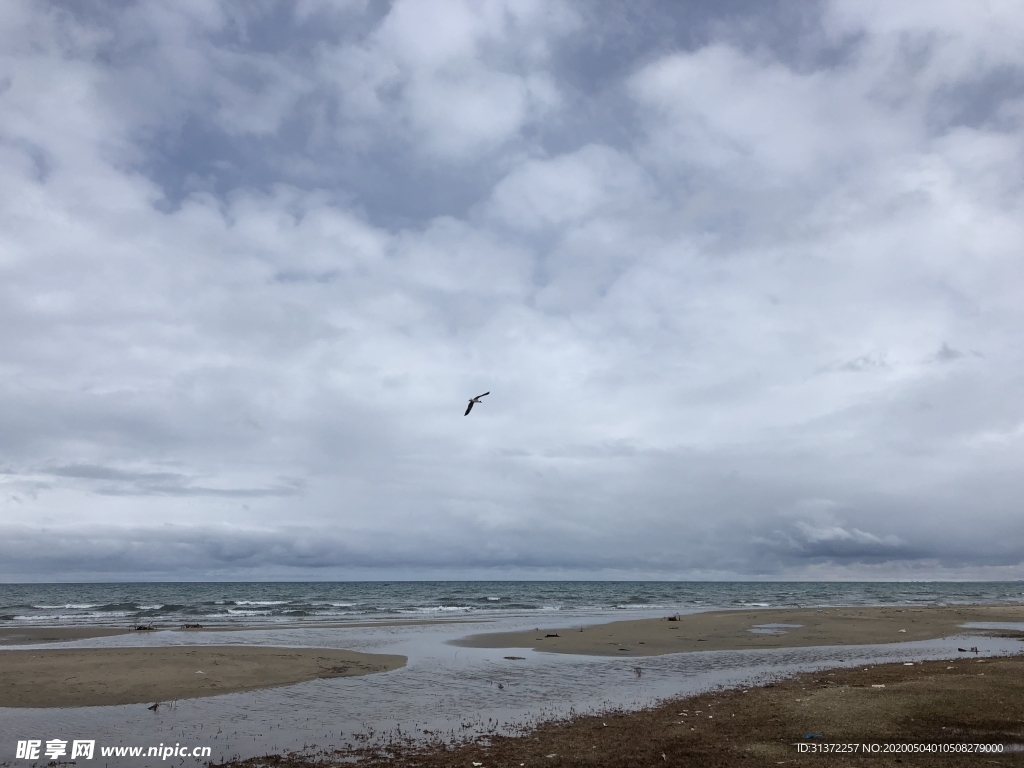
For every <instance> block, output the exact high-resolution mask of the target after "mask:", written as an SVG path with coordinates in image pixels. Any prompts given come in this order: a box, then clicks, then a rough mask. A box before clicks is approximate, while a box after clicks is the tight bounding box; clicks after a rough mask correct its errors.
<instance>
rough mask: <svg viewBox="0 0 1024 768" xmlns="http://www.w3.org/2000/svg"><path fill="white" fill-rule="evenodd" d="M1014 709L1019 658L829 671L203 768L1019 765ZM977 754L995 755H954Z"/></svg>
mask: <svg viewBox="0 0 1024 768" xmlns="http://www.w3.org/2000/svg"><path fill="white" fill-rule="evenodd" d="M1021 701H1024V655H1015V656H1003V657H990V658H985V659H975V658H970V659H957V660H941V661H926V662H915V663H912V664H911V663H902V662H901V663H891V664H881V665H869V666H866V667H853V668H844V667H837V668H832V669H821V670H816V671H813V672H805V673H801V674H797V675H794V676H792V677H787V678H785V679H777V680H773V681H771V682H768V683H766V684H764V685H760V686H751V687H748V688H745V689H744V688H733V689H724V690H711V691H707V692H704V693H701V694H698V695H695V696H688V697H680V698H673V699H671V700H667V701H664V702H662V703H660V704H657V705H655V706H653V707H648V708H645V709H641V710H638V711H633V712H626V711H611V712H605V713H599V714H589V715H580V716H575V717H570V718H567V719H564V720H557V721H550V722H546V723H541V724H540V725H538V726H536V727H533V728H529V729H525V730H524V731H523V732H522V733H521V734H520V735H517V736H482V737H478V738H476V739H474V740H470V741H466V742H455V743H453V742H446V741H445V739H444V737H443V736H441V737H438V738H435V739H434V740H433V741H430V742H427V743H422V742H420V743H417V742H414V741H412V740H403V739H401V738H398V739H394V738H389V737H387V736H386V735H381V738H378V741H377V743H376V744H373V745H367V746H359V747H350V748H348V749H343V750H337V749H332V750H325V751H322V752H313V751H310V752H304V753H295V752H293V753H288V754H284V755H280V754H268V755H266V756H264V757H254V758H249V759H245V760H239V759H235V760H228V761H225V762H222V763H218V764H216V766H214V768H262V767H265V766H267V765H274V766H276V767H277V768H314V767H316V768H333V767H340V766H347V765H352V764H357V765H360V766H366V768H384V767H385V766H393V767H394V768H406V767H408V768H412V767H413V766H416V767H417V768H448V767H449V766H453V765H466V766H469V765H475V766H522V765H526V766H537V765H543V766H545V767H546V768H549V767H550V768H558V767H559V766H580V765H586V766H593V767H594V768H635V766H641V765H650V766H655V765H657V766H661V765H664V766H680V768H682V767H683V766H701V767H702V768H727V767H731V766H750V768H759V767H760V766H776V765H795V766H814V768H822V767H824V768H830V767H831V766H851V768H852V767H853V766H861V765H872V766H893V768H895V766H896V765H898V764H901V765H903V766H906V765H919V766H925V765H928V766H930V765H941V766H943V767H944V768H968V766H976V765H979V764H995V765H1020V764H1021V762H1020V761H1021V750H1024V721H1022V720H1021V718H1020V702H1021ZM826 745H843V746H844V747H848V746H849V745H856V751H855V752H851V751H849V750H848V749H847V750H846V751H844V750H841V749H834V750H833V751H826V750H827V749H828V748H827V746H826ZM864 745H868V747H869V750H865V751H862V749H863V747H864ZM871 745H877V747H875V749H874V750H870V747H871ZM977 745H986V746H987V747H991V746H994V745H1002V747H1003V749H1004V751H1002V752H995V751H988V750H986V751H984V752H981V751H974V752H967V751H964V750H963V748H964V747H968V748H970V747H972V746H974V747H977ZM922 747H923V748H924V749H922ZM1007 747H1009V748H1008V749H1007ZM801 750H803V751H801ZM816 750H817V751H816ZM869 751H870V753H869Z"/></svg>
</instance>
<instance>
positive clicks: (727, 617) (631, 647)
mask: <svg viewBox="0 0 1024 768" xmlns="http://www.w3.org/2000/svg"><path fill="white" fill-rule="evenodd" d="M677 618H678V620H675V621H672V620H669V619H668V618H661V619H636V620H630V621H614V622H611V623H608V624H597V625H592V626H582V627H581V626H576V627H566V628H562V629H544V630H531V631H527V632H493V633H487V634H478V635H470V636H469V637H465V638H461V639H458V640H453V641H451V644H452V645H459V646H463V647H468V648H532V649H534V650H537V651H550V652H552V653H575V654H585V655H590V656H623V657H629V656H658V655H661V654H665V653H684V652H688V651H722V650H741V649H757V648H801V647H808V646H828V645H863V644H874V643H896V642H904V641H913V640H932V639H936V638H940V637H950V636H952V635H963V634H973V635H981V634H988V633H990V632H991V630H980V629H963V628H962V627H961V625H962V624H964V623H966V622H980V621H986V622H1021V621H1024V605H993V606H922V607H890V606H883V607H853V608H824V609H816V608H793V609H790V608H766V609H759V610H737V611H708V612H704V613H692V614H683V615H681V616H678V617H677ZM773 624H774V625H792V626H776V627H771V626H765V625H773ZM753 629H759V630H760V631H759V632H752V631H751V630H753ZM771 632H776V633H777V634H771ZM1011 634H1012V633H1011ZM1022 636H1024V633H1022Z"/></svg>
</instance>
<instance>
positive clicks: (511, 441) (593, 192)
mask: <svg viewBox="0 0 1024 768" xmlns="http://www.w3.org/2000/svg"><path fill="white" fill-rule="evenodd" d="M1022 84H1024V27H1022V26H1021V24H1020V23H1019V12H1018V10H1017V8H1016V6H1015V4H1013V3H1010V2H1007V3H1001V2H992V3H988V4H986V5H985V7H984V8H981V7H974V6H970V7H969V6H967V5H965V4H963V3H935V2H930V3H916V2H909V3H902V4H899V5H898V6H897V5H892V4H887V3H877V4H876V3H865V2H863V0H859V1H858V2H843V1H840V0H834V1H833V2H822V3H818V4H813V5H807V6H803V7H802V8H801V9H800V11H799V13H796V12H794V10H793V9H792V8H791V7H789V6H784V5H781V4H780V5H779V6H773V5H771V4H768V5H766V4H764V3H750V4H744V3H736V4H730V5H728V6H722V7H721V8H717V7H716V10H715V11H714V12H711V10H710V6H708V5H707V4H705V3H693V4H687V3H665V4H660V3H641V4H634V5H632V6H630V10H629V12H626V11H624V10H623V9H622V7H621V5H618V4H613V3H609V4H606V5H600V4H598V5H594V4H587V3H559V2H544V3H535V2H528V1H524V2H512V1H511V0H509V2H498V1H497V0H496V1H495V2H484V3H459V2H437V3H432V2H422V1H420V0H417V2H404V1H403V2H396V3H393V4H390V5H379V4H374V3H362V2H353V3H340V4H339V3H319V2H303V3H299V4H292V3H266V4H261V5H259V6H253V5H251V4H236V3H229V2H224V3H207V4H200V5H198V6H195V7H191V6H188V5H173V6H168V5H167V4H161V3H155V2H141V1H140V2H133V3H130V4H129V5H128V6H127V7H126V8H124V9H120V8H119V9H116V11H115V9H113V8H111V7H109V6H107V5H105V4H102V3H32V2H12V3H7V4H5V5H4V6H3V8H2V10H0V216H2V221H3V226H2V228H0V329H2V331H3V333H2V335H0V578H4V579H8V580H16V579H63V578H68V579H95V578H198V577H202V578H222V577H223V578H352V577H359V578H374V577H382V578H401V577H406V576H408V577H419V576H425V577H430V576H438V575H441V576H445V577H456V578H457V577H460V576H466V577H470V576H472V577H474V578H480V577H487V576H493V577H495V578H499V577H500V578H515V577H526V578H532V577H537V578H546V577H559V578H561V577H610V578H629V577H638V578H1022V577H1024V559H1022V557H1024V556H1022V554H1021V550H1020V546H1019V542H1020V541H1024V523H1022V522H1021V521H1022V520H1024V517H1022V516H1021V511H1022V510H1021V504H1020V500H1021V499H1022V498H1024V479H1022V478H1024V475H1022V473H1021V472H1020V467H1021V466H1022V465H1024V355H1022V352H1021V349H1022V348H1021V345H1020V340H1019V335H1020V328H1021V327H1024V273H1022V269H1021V261H1020V249H1021V245H1022V243H1024V223H1022V222H1024V219H1022V217H1021V216H1020V210H1021V209H1022V204H1024V181H1022V179H1024V173H1022V171H1024V157H1022V150H1021V147H1022V146H1024V144H1022V142H1021V138H1022V135H1024V131H1022V121H1024V97H1022V96H1021V94H1022V93H1024V90H1022V88H1021V85H1022ZM487 390H490V391H491V395H489V396H488V397H487V398H485V400H484V402H483V403H482V404H481V405H480V406H479V407H477V408H474V410H473V413H472V414H471V415H470V416H469V417H463V416H462V411H463V410H464V408H465V401H466V399H467V398H469V397H470V396H472V395H475V394H478V393H479V392H483V391H487Z"/></svg>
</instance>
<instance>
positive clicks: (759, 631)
mask: <svg viewBox="0 0 1024 768" xmlns="http://www.w3.org/2000/svg"><path fill="white" fill-rule="evenodd" d="M802 626H803V624H755V625H754V626H753V627H751V628H750V629H748V630H747V632H753V633H754V634H755V635H784V634H786V630H787V629H799V628H800V627H802Z"/></svg>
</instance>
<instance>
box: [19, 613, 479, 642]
mask: <svg viewBox="0 0 1024 768" xmlns="http://www.w3.org/2000/svg"><path fill="white" fill-rule="evenodd" d="M478 622H479V620H477V619H391V620H385V621H363V622H346V623H338V622H329V623H319V622H312V621H310V622H281V623H265V624H241V625H239V624H230V625H223V624H211V625H208V626H201V625H191V626H161V625H159V624H157V625H154V626H153V627H152V628H151V629H147V630H135V629H134V628H129V627H70V626H65V627H10V626H8V627H0V645H36V644H39V643H61V642H65V641H68V640H83V639H87V638H91V637H113V636H115V635H126V634H128V633H130V632H131V633H134V632H136V631H141V632H142V633H143V634H150V633H152V632H248V631H252V630H276V629H332V628H333V629H352V628H356V627H407V626H415V625H430V624H465V623H478Z"/></svg>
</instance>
